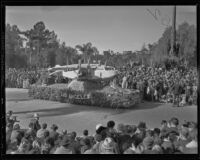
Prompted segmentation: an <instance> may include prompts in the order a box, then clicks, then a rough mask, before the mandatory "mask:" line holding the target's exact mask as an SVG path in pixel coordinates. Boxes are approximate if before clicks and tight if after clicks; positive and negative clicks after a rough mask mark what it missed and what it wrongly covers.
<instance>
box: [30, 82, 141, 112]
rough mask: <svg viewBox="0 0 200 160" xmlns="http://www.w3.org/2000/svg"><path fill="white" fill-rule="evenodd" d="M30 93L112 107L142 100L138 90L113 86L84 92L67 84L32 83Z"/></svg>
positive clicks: (67, 101) (129, 105)
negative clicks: (44, 84)
mask: <svg viewBox="0 0 200 160" xmlns="http://www.w3.org/2000/svg"><path fill="white" fill-rule="evenodd" d="M28 93H29V96H31V97H33V98H34V99H43V100H51V101H59V102H62V103H72V104H80V105H92V106H100V107H112V108H116V107H123V108H129V107H131V106H133V105H135V104H137V103H139V102H140V98H139V93H138V92H135V91H127V90H123V89H113V88H111V87H105V88H104V89H102V90H95V91H91V92H90V93H84V92H83V91H75V90H71V89H69V88H67V84H53V85H49V86H41V85H31V86H30V88H29V90H28Z"/></svg>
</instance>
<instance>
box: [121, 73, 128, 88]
mask: <svg viewBox="0 0 200 160" xmlns="http://www.w3.org/2000/svg"><path fill="white" fill-rule="evenodd" d="M127 78H128V77H127V75H125V76H124V77H123V80H122V88H125V89H127V87H128V82H127Z"/></svg>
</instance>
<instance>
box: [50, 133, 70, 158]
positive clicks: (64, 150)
mask: <svg viewBox="0 0 200 160" xmlns="http://www.w3.org/2000/svg"><path fill="white" fill-rule="evenodd" d="M72 153H73V150H72V148H71V147H70V137H68V136H64V138H63V140H62V142H61V146H60V147H59V148H57V149H56V151H55V152H54V154H72Z"/></svg>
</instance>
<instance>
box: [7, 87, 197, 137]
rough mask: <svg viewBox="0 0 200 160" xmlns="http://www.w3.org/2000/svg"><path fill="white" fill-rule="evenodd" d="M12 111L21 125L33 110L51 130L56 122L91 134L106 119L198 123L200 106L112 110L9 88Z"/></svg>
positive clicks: (152, 105)
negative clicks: (42, 98)
mask: <svg viewBox="0 0 200 160" xmlns="http://www.w3.org/2000/svg"><path fill="white" fill-rule="evenodd" d="M8 110H12V111H13V112H14V115H16V116H17V119H18V120H20V126H21V127H22V128H24V127H23V126H25V127H28V123H29V122H30V118H31V117H32V115H33V113H35V112H36V113H38V114H39V115H40V120H39V121H40V123H44V122H46V123H47V124H48V129H49V128H50V126H51V125H52V124H57V125H58V127H59V129H58V131H61V130H62V129H66V130H67V131H69V132H71V131H76V132H77V134H78V135H81V134H82V131H83V130H84V129H88V130H89V133H90V134H93V133H94V132H95V126H96V124H98V123H101V124H103V125H106V123H107V121H109V120H114V121H115V122H116V125H117V124H119V123H124V124H135V125H137V124H138V122H139V121H144V122H146V123H147V127H149V128H153V127H159V126H160V122H161V121H162V120H169V119H170V118H171V117H177V118H178V119H179V120H180V123H182V122H183V121H184V120H187V121H196V122H197V106H194V105H193V106H185V107H180V108H174V107H172V104H161V103H153V102H144V103H141V104H139V105H137V106H135V107H134V108H133V109H117V110H116V109H110V108H99V107H94V106H81V105H72V104H67V103H60V102H53V101H44V100H35V99H32V98H30V97H28V90H26V89H16V88H12V89H11V88H8V89H6V111H8Z"/></svg>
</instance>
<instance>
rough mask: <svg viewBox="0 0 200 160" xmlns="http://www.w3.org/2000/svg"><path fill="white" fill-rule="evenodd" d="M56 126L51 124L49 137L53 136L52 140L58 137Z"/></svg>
mask: <svg viewBox="0 0 200 160" xmlns="http://www.w3.org/2000/svg"><path fill="white" fill-rule="evenodd" d="M57 129H58V126H57V125H55V124H53V125H52V126H51V131H50V134H49V137H51V138H53V140H54V141H56V140H57V139H58V136H59V133H58V132H57Z"/></svg>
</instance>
